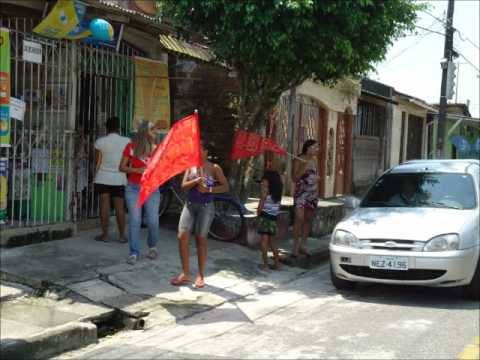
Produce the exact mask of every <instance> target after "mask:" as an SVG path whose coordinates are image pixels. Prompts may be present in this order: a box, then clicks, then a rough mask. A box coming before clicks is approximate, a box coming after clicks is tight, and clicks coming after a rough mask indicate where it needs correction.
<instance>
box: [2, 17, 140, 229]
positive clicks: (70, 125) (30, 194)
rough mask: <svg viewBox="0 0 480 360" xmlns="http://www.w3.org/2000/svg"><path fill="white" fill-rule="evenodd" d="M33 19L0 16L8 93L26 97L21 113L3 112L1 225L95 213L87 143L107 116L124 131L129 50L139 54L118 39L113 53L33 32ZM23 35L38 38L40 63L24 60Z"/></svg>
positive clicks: (130, 97)
mask: <svg viewBox="0 0 480 360" xmlns="http://www.w3.org/2000/svg"><path fill="white" fill-rule="evenodd" d="M36 23H38V20H37V19H29V18H0V26H2V27H6V28H8V29H9V30H10V43H11V97H13V98H17V99H20V100H22V101H24V102H25V104H26V111H25V116H24V119H23V120H15V119H13V118H12V119H11V141H10V143H11V147H10V148H2V149H0V151H2V154H0V155H1V157H6V158H8V165H7V167H8V180H7V182H8V198H7V199H8V205H7V214H8V223H7V224H6V225H7V226H9V227H21V226H35V225H45V224H51V223H58V222H63V221H81V220H84V219H86V218H88V217H93V216H96V215H97V209H98V206H97V205H98V199H97V197H96V195H95V193H94V189H93V177H94V163H95V159H94V143H95V140H96V139H97V138H98V137H99V136H102V135H104V134H105V121H106V119H107V118H108V117H109V116H112V115H117V116H119V118H120V120H121V128H122V132H123V133H124V134H128V133H129V131H130V124H131V119H132V114H133V106H134V68H133V56H143V55H144V54H143V53H142V52H141V51H139V50H137V49H135V48H134V47H133V46H130V45H128V44H126V43H124V42H122V44H121V46H120V48H119V49H118V50H119V51H118V52H117V51H116V49H115V48H110V47H98V46H97V47H93V46H84V45H78V44H75V43H73V42H71V41H66V40H51V39H46V38H43V37H39V36H35V35H34V34H32V32H31V31H32V28H33V27H34V25H35V24H36ZM23 40H28V41H35V42H36V43H40V44H41V45H42V62H41V63H40V64H37V63H33V62H28V61H25V60H24V58H23V53H22V49H23ZM119 151H121V150H119Z"/></svg>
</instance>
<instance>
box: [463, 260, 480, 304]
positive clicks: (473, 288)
mask: <svg viewBox="0 0 480 360" xmlns="http://www.w3.org/2000/svg"><path fill="white" fill-rule="evenodd" d="M463 295H464V296H465V298H467V299H470V300H480V258H479V259H478V261H477V268H476V269H475V274H473V277H472V281H470V284H469V285H467V286H465V287H464V288H463Z"/></svg>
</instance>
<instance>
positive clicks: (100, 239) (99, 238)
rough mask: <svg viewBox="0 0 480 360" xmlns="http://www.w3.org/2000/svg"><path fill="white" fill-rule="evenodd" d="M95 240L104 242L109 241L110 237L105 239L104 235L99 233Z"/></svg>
mask: <svg viewBox="0 0 480 360" xmlns="http://www.w3.org/2000/svg"><path fill="white" fill-rule="evenodd" d="M95 241H103V242H108V239H104V238H103V237H102V235H97V236H95Z"/></svg>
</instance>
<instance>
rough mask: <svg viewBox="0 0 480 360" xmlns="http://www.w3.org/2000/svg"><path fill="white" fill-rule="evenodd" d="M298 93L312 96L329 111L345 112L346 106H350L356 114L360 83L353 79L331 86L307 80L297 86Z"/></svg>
mask: <svg viewBox="0 0 480 360" xmlns="http://www.w3.org/2000/svg"><path fill="white" fill-rule="evenodd" d="M297 95H306V96H310V97H312V98H314V99H315V100H317V101H318V102H319V103H320V104H321V105H322V106H323V107H325V108H327V110H329V111H338V112H344V111H345V109H346V108H348V107H350V109H351V110H352V112H353V114H354V115H355V114H356V113H357V99H358V96H359V95H360V85H359V84H358V83H357V82H354V81H353V80H342V81H339V82H338V83H337V84H336V85H335V86H334V87H333V88H330V87H328V86H325V85H322V84H320V83H315V82H313V81H311V80H307V81H305V82H304V83H303V84H302V85H300V86H299V87H297Z"/></svg>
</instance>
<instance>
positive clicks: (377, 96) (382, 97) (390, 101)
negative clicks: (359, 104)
mask: <svg viewBox="0 0 480 360" xmlns="http://www.w3.org/2000/svg"><path fill="white" fill-rule="evenodd" d="M362 95H367V96H371V97H374V98H376V99H379V100H383V101H385V102H388V103H391V104H395V105H398V101H395V100H392V99H391V98H389V97H386V96H383V95H379V94H376V93H374V92H371V91H368V90H363V89H362Z"/></svg>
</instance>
